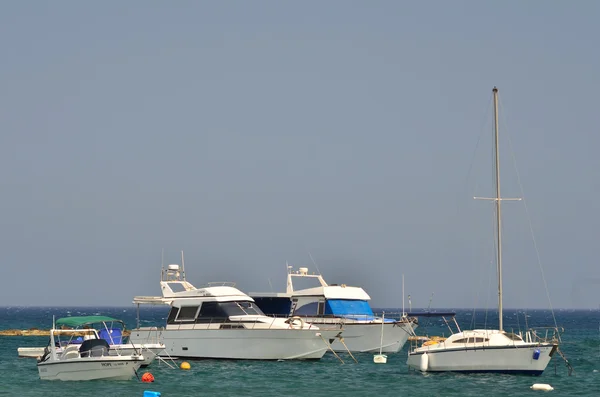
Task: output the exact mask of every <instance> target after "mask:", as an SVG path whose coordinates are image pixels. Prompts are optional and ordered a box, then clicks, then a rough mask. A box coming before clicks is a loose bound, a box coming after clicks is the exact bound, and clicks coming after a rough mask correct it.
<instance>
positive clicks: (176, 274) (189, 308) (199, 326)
mask: <svg viewBox="0 0 600 397" xmlns="http://www.w3.org/2000/svg"><path fill="white" fill-rule="evenodd" d="M183 266H184V263H183V253H182V267H181V269H180V267H179V265H177V264H171V265H168V267H167V268H166V269H163V270H162V274H161V281H160V287H161V290H162V296H158V297H151V296H150V297H149V296H137V297H135V298H134V300H133V302H134V303H135V304H137V305H138V309H139V305H140V304H168V305H170V306H171V310H170V312H169V315H168V317H167V323H166V326H165V327H160V328H157V327H139V326H138V328H136V329H133V330H132V331H131V336H130V338H131V340H133V341H134V342H135V343H146V342H148V341H152V340H156V339H159V340H161V341H162V342H164V344H165V345H166V349H165V351H166V353H167V354H168V355H170V356H173V357H179V358H218V359H239V360H310V359H312V360H318V359H320V358H321V357H323V355H324V354H325V352H326V351H327V350H329V349H330V343H331V342H332V341H333V340H334V339H335V338H336V337H338V336H339V335H340V334H341V331H342V330H340V329H337V328H335V327H325V328H321V327H317V326H315V325H312V324H309V323H306V322H305V321H303V320H302V319H299V318H291V319H283V318H273V317H268V316H266V315H265V314H264V313H263V312H262V311H261V310H260V308H259V307H258V306H257V305H256V303H255V302H254V300H253V299H252V298H251V297H250V296H248V295H246V294H245V293H243V292H242V291H240V290H239V289H237V288H235V284H233V283H211V284H209V285H208V286H206V287H200V288H196V287H195V286H194V285H192V284H191V283H190V282H188V281H187V280H186V278H185V270H184V267H183ZM138 318H139V316H138Z"/></svg>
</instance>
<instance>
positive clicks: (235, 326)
mask: <svg viewBox="0 0 600 397" xmlns="http://www.w3.org/2000/svg"><path fill="white" fill-rule="evenodd" d="M244 328H245V327H244V326H243V325H242V324H221V326H220V327H219V329H244Z"/></svg>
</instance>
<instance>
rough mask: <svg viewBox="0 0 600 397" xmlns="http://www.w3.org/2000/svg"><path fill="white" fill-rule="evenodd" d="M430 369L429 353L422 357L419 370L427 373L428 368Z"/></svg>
mask: <svg viewBox="0 0 600 397" xmlns="http://www.w3.org/2000/svg"><path fill="white" fill-rule="evenodd" d="M428 367H429V356H428V355H427V353H423V354H422V355H421V362H420V365H419V369H420V370H421V371H422V372H427V368H428Z"/></svg>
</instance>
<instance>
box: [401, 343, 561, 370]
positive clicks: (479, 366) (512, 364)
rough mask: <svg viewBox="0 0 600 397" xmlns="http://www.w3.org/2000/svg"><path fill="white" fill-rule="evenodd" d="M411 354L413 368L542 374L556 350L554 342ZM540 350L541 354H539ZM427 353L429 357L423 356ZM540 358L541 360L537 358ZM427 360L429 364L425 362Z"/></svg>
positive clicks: (410, 365) (424, 350) (409, 358)
mask: <svg viewBox="0 0 600 397" xmlns="http://www.w3.org/2000/svg"><path fill="white" fill-rule="evenodd" d="M419 350H422V351H414V352H411V353H409V356H408V360H407V364H408V366H409V368H412V369H416V370H420V371H422V372H468V373H476V372H495V373H506V374H527V375H541V374H542V373H543V372H544V370H545V369H546V367H547V366H548V363H549V362H550V360H551V359H552V355H553V354H554V352H555V350H556V345H553V344H542V345H539V344H523V345H510V346H491V347H484V346H478V347H468V348H456V349H447V348H446V349H430V350H426V349H419ZM537 351H539V355H538V353H537ZM425 354H426V355H427V357H426V358H424V357H423V355H425ZM535 357H537V359H536V358H535ZM423 363H426V364H425V365H423Z"/></svg>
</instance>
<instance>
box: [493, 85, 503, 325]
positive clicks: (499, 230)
mask: <svg viewBox="0 0 600 397" xmlns="http://www.w3.org/2000/svg"><path fill="white" fill-rule="evenodd" d="M492 92H493V93H494V136H495V141H496V228H497V229H496V239H497V241H496V243H497V247H496V249H497V250H498V258H497V263H498V318H499V320H498V321H499V325H498V329H499V330H500V331H503V324H502V317H503V316H502V224H501V222H502V221H501V219H502V216H501V213H500V210H501V204H500V203H501V196H500V141H499V139H498V88H496V87H494V89H493V90H492Z"/></svg>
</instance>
